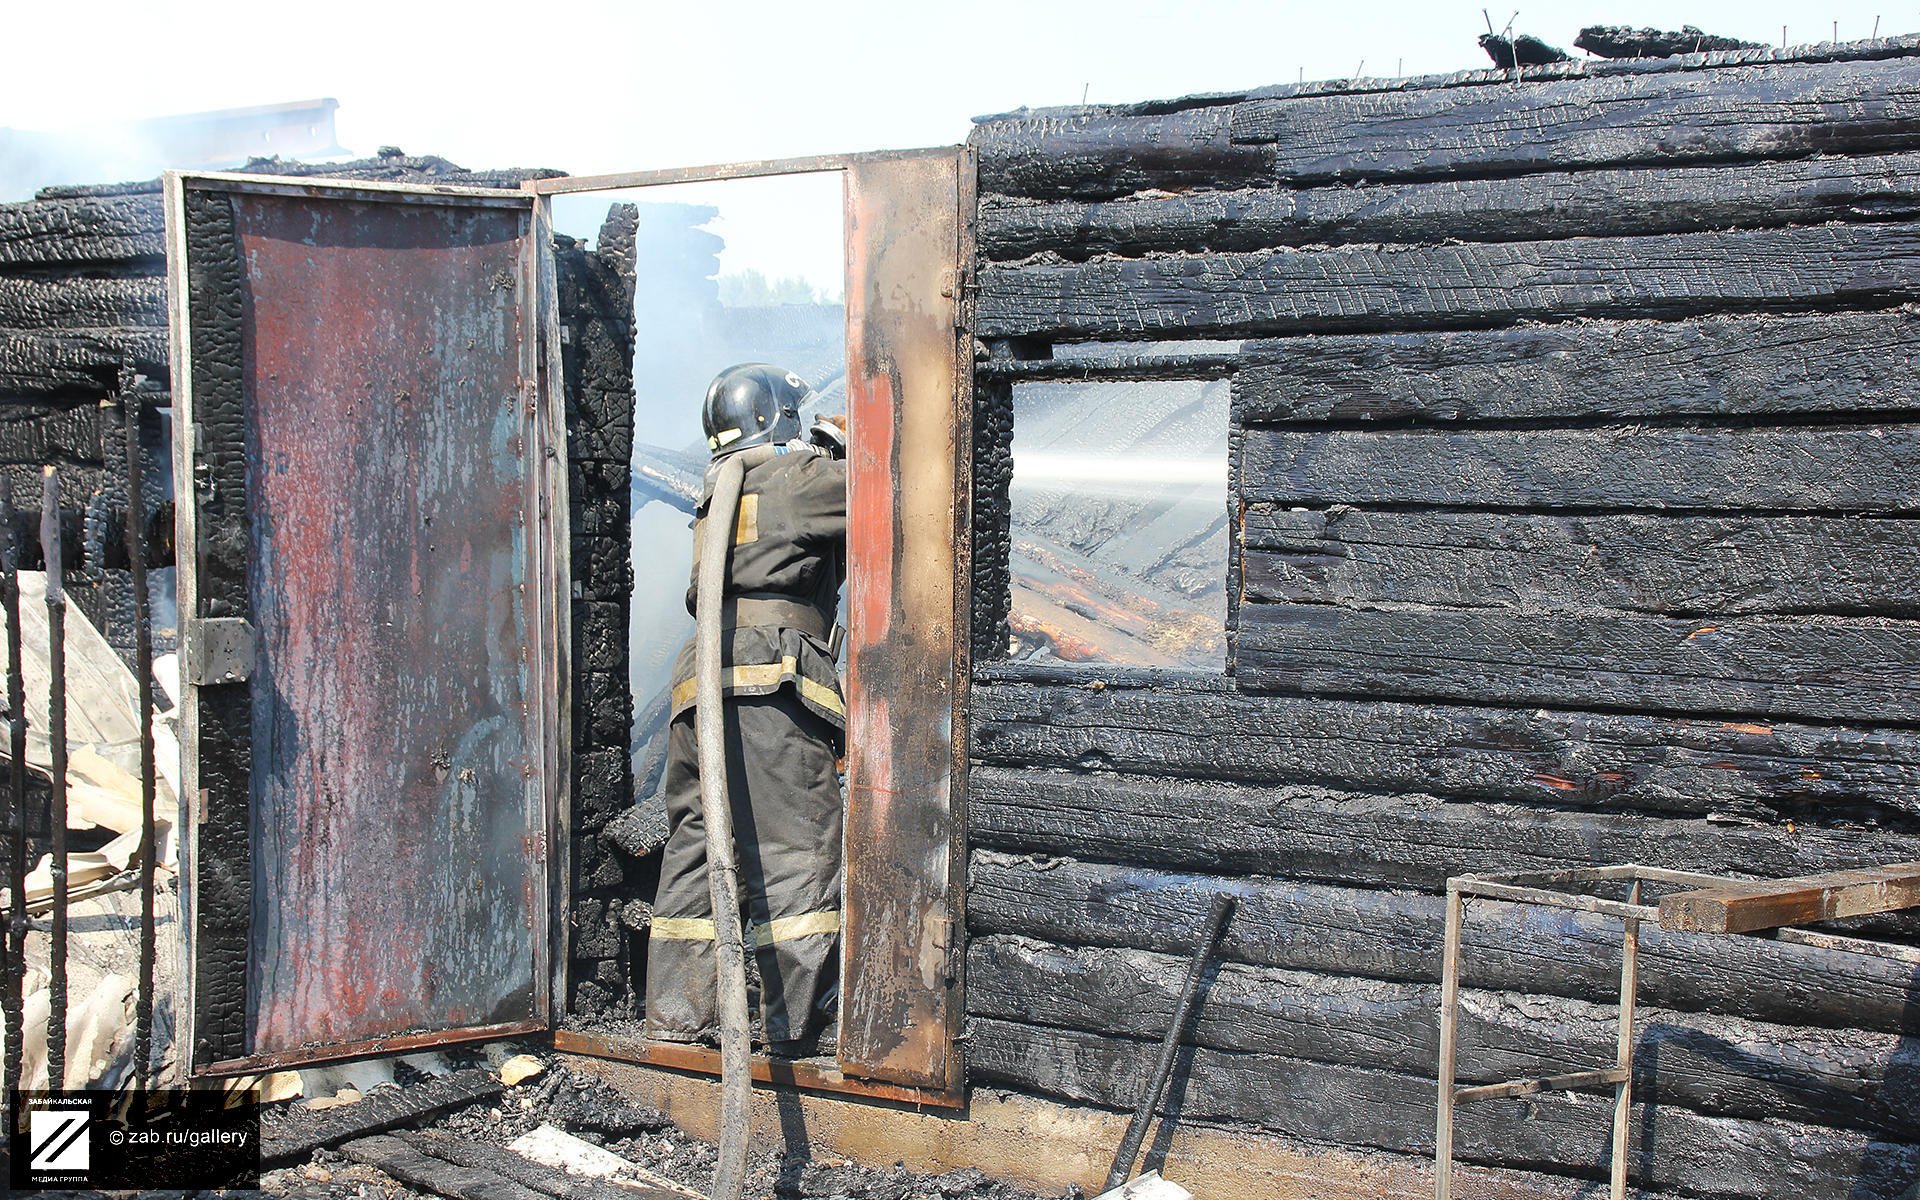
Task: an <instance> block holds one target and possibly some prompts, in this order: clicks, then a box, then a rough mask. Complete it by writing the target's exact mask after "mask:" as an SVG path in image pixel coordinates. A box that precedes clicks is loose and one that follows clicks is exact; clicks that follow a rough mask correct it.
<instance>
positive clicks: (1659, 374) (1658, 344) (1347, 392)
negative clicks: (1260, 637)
mask: <svg viewBox="0 0 1920 1200" xmlns="http://www.w3.org/2000/svg"><path fill="white" fill-rule="evenodd" d="M1917 338H1920V318H1917V317H1916V314H1915V312H1914V310H1912V309H1908V308H1900V309H1892V310H1888V311H1881V312H1862V313H1813V314H1799V315H1792V316H1774V315H1754V314H1742V315H1739V316H1718V317H1705V318H1702V319H1698V320H1684V321H1668V322H1653V321H1573V322H1568V323H1566V324H1558V325H1535V326H1521V327H1518V328H1513V329H1492V330H1474V331H1469V332H1448V333H1386V334H1372V335H1364V336H1358V337H1352V336H1348V337H1342V336H1334V337H1315V336H1308V337H1294V338H1284V339H1276V340H1273V341H1259V342H1252V343H1249V344H1248V345H1246V346H1245V347H1244V352H1245V356H1246V365H1245V366H1244V367H1242V369H1241V370H1240V372H1239V374H1238V375H1237V376H1236V378H1235V380H1234V390H1233V396H1234V402H1235V404H1237V405H1238V406H1239V411H1240V414H1241V419H1242V420H1244V421H1246V422H1248V423H1249V424H1256V425H1257V424H1264V423H1293V422H1318V421H1337V422H1365V421H1381V422H1385V421H1421V422H1426V421H1434V422H1442V421H1447V422H1451V421H1556V420H1559V421H1571V420H1590V419H1596V418H1602V419H1604V418H1610V417H1636V418H1661V419H1673V418H1681V417H1723V416H1800V415H1805V414H1813V413H1832V414H1835V415H1851V416H1854V417H1855V418H1856V419H1857V417H1858V416H1860V415H1865V414H1872V415H1874V416H1881V415H1885V414H1897V413H1910V412H1914V411H1917V410H1920V364H1916V362H1915V361H1914V359H1913V356H1912V355H1910V354H1909V353H1907V349H1908V347H1910V346H1912V345H1913V344H1914V342H1915V340H1916V339H1917Z"/></svg>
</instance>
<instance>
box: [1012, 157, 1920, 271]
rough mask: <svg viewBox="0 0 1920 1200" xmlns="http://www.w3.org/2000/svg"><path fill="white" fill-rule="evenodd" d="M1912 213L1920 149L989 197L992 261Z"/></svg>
mask: <svg viewBox="0 0 1920 1200" xmlns="http://www.w3.org/2000/svg"><path fill="white" fill-rule="evenodd" d="M1916 212H1920V156H1915V155H1912V154H1889V155H1875V156H1865V157H1860V158H1844V157H1831V158H1827V157H1823V158H1812V159H1795V160H1791V161H1787V162H1758V163H1751V164H1745V165H1733V166H1721V165H1716V166H1699V167H1673V168H1624V169H1605V170H1593V171H1580V172H1565V171H1557V172H1553V173H1549V174H1540V175H1515V176H1497V177H1494V178H1489V179H1439V180H1432V181H1425V182H1414V183H1384V184H1382V183H1369V184H1361V185H1357V186H1353V187H1321V188H1302V189H1291V188H1246V189H1238V190H1229V191H1194V192H1184V193H1180V194H1172V195H1169V194H1161V193H1149V194H1146V195H1135V196H1125V197H1121V198H1118V199H1114V200H1106V201H1094V202H1074V201H1060V202H1054V203H1044V202H1038V201H1032V200H1010V199H1006V198H1003V197H989V198H988V200H987V202H986V203H984V204H983V205H982V207H981V210H980V231H979V237H980V247H981V251H982V253H983V255H984V256H985V257H987V258H990V259H996V260H1001V261H1005V260H1009V259H1019V258H1024V257H1026V256H1027V255H1030V254H1037V253H1041V252H1043V251H1044V252H1051V253H1055V254H1060V255H1062V256H1064V257H1067V258H1074V259H1084V258H1090V257H1093V256H1095V255H1101V254H1122V255H1138V254H1141V253H1145V252H1149V251H1191V250H1216V251H1219V250H1259V249H1264V248H1267V247H1270V246H1307V245H1319V244H1329V245H1330V244H1338V243H1342V242H1434V241H1442V240H1447V239H1454V240H1458V241H1466V242H1515V241H1531V240H1537V239H1547V238H1556V237H1595V236H1601V235H1611V236H1621V235H1630V234H1651V233H1686V232H1692V231H1696V230H1708V229H1727V228H1764V227H1768V226H1776V225H1794V224H1812V223H1817V222H1821V221H1832V220H1880V219H1897V218H1910V217H1911V216H1913V215H1914V214H1915V213H1916Z"/></svg>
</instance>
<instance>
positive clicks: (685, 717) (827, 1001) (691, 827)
mask: <svg viewBox="0 0 1920 1200" xmlns="http://www.w3.org/2000/svg"><path fill="white" fill-rule="evenodd" d="M726 709H727V720H726V729H727V732H726V746H727V782H728V787H729V790H730V792H731V795H732V801H733V804H732V808H733V829H734V839H735V843H736V845H737V847H738V853H739V861H740V885H741V898H742V901H743V903H744V904H745V905H746V908H747V912H746V925H745V936H746V943H747V945H748V946H750V947H752V948H753V949H754V952H755V957H756V961H757V962H758V964H759V967H760V979H761V997H760V998H761V1005H760V1007H761V1013H762V1016H763V1020H764V1026H763V1027H764V1029H765V1035H766V1037H767V1039H768V1040H770V1041H776V1042H777V1041H786V1040H789V1039H794V1038H804V1037H808V1036H810V1035H811V1034H813V1033H815V1032H817V1031H819V1030H820V1029H823V1028H824V1027H825V1026H826V1025H827V1023H828V1021H829V1020H830V1019H831V1018H832V1016H833V1010H834V1006H835V1004H836V1002H837V1001H838V999H839V984H840V954H839V943H840V938H839V932H840V818H841V804H840V781H839V777H838V775H837V774H836V773H835V771H834V744H835V740H836V738H837V732H838V731H836V730H835V729H834V728H833V727H832V726H830V725H828V724H827V723H826V722H825V721H823V720H821V719H820V718H819V717H817V716H815V715H814V714H813V713H811V712H809V711H807V710H806V709H805V708H804V707H803V706H802V705H801V703H800V701H799V700H798V698H796V697H795V696H794V694H793V692H792V690H791V689H788V688H782V689H781V690H780V691H778V692H775V693H773V694H772V695H766V696H734V697H729V698H728V699H727V701H726ZM743 747H744V748H745V749H746V750H747V751H749V752H747V753H743ZM665 783H666V801H667V820H668V835H667V846H666V850H665V852H664V854H663V857H662V859H661V864H660V889H659V891H658V893H657V894H656V896H655V899H654V905H653V926H652V931H651V934H650V937H649V939H648V947H647V1011H646V1017H647V1035H648V1036H649V1037H655V1038H661V1039H665V1040H669V1041H682V1042H684V1041H698V1040H708V1039H710V1038H711V1037H712V1036H713V1031H714V1024H715V1015H714V941H713V917H712V913H713V909H712V903H711V899H710V894H709V892H708V890H707V889H708V884H707V842H706V838H707V828H706V820H705V818H704V816H703V815H702V811H701V805H700V771H699V738H698V736H697V735H696V734H695V732H694V712H693V710H691V709H689V710H687V711H685V712H682V713H681V714H680V715H679V716H677V717H675V718H674V721H673V726H672V729H671V731H670V732H669V734H668V742H667V772H666V781H665Z"/></svg>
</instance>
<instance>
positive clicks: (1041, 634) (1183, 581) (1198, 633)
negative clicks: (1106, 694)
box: [1008, 347, 1231, 670]
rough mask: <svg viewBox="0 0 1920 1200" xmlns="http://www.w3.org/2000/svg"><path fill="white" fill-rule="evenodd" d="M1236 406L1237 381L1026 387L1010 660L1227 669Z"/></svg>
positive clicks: (1016, 413) (1018, 440)
mask: <svg viewBox="0 0 1920 1200" xmlns="http://www.w3.org/2000/svg"><path fill="white" fill-rule="evenodd" d="M1061 349H1063V350H1064V349H1066V348H1065V347H1062V348H1061ZM1230 398H1231V385H1230V384H1229V383H1228V382H1227V381H1225V380H1205V381H1203V380H1152V381H1129V382H1117V381H1116V382H1032V383H1021V384H1016V385H1015V386H1014V388H1013V478H1012V482H1011V487H1010V497H1009V499H1010V502H1011V504H1010V529H1009V533H1010V535H1011V549H1010V559H1011V563H1010V565H1011V574H1012V609H1011V613H1010V616H1009V620H1008V630H1009V637H1008V657H1009V658H1010V659H1012V660H1014V661H1056V662H1058V661H1065V662H1087V663H1110V664H1120V665H1126V666H1142V667H1173V668H1184V669H1195V670H1218V669H1220V668H1221V667H1222V666H1223V665H1224V663H1225V661H1226V622H1227V534H1228V520H1227V429H1228V419H1229V417H1228V410H1229V404H1230Z"/></svg>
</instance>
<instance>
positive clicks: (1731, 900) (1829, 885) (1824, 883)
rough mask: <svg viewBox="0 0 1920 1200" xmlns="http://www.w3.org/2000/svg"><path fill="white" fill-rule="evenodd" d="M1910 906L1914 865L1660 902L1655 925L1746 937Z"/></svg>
mask: <svg viewBox="0 0 1920 1200" xmlns="http://www.w3.org/2000/svg"><path fill="white" fill-rule="evenodd" d="M1862 849H1863V850H1864V849H1866V848H1865V847H1862ZM1916 906H1920V862H1904V863H1893V864H1891V865H1889V866H1884V867H1869V868H1862V869H1859V870H1852V871H1829V872H1826V873H1824V874H1820V875H1803V876H1800V877H1798V878H1794V879H1761V880H1755V881H1754V882H1752V883H1733V884H1725V885H1723V886H1720V887H1713V888H1705V889H1702V890H1700V891H1693V892H1679V893H1676V894H1674V895H1671V896H1662V897H1660V925H1661V927H1662V928H1664V929H1696V930H1701V931H1704V932H1710V933H1752V932H1754V931H1756V930H1761V929H1778V928H1780V927H1781V926H1783V925H1807V924H1811V923H1812V922H1814V921H1830V920H1833V919H1835V918H1839V917H1860V916H1867V915H1869V914H1872V913H1885V912H1893V911H1896V910H1899V909H1903V908H1913V907H1916Z"/></svg>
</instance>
